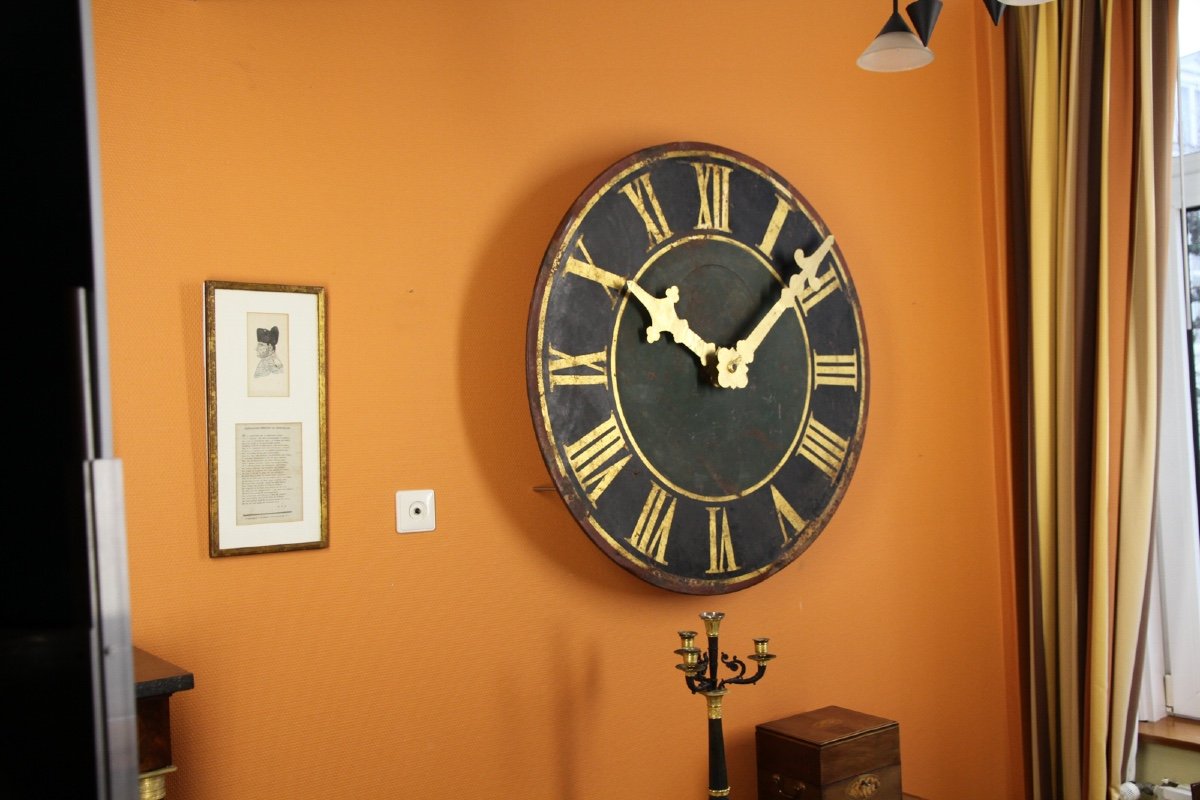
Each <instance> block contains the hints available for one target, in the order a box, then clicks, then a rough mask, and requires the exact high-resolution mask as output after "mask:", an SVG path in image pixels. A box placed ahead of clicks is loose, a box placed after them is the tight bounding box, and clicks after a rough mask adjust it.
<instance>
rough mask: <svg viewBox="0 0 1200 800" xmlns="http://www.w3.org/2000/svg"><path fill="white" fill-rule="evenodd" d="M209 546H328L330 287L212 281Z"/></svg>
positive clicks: (213, 552) (218, 552) (236, 549)
mask: <svg viewBox="0 0 1200 800" xmlns="http://www.w3.org/2000/svg"><path fill="white" fill-rule="evenodd" d="M204 341H205V394H206V396H207V412H208V413H207V420H208V515H209V523H208V533H209V555H210V556H212V557H213V558H216V557H219V556H234V555H251V554H254V553H272V552H279V551H284V550H311V549H315V548H322V547H328V546H329V503H328V494H329V493H328V487H329V481H328V471H327V467H328V464H327V455H326V452H327V448H326V427H325V426H326V416H325V289H324V288H323V287H320V286H280V285H271V284H260V283H234V282H230V281H205V282H204Z"/></svg>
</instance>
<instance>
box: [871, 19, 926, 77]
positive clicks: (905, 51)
mask: <svg viewBox="0 0 1200 800" xmlns="http://www.w3.org/2000/svg"><path fill="white" fill-rule="evenodd" d="M894 19H895V20H897V21H899V22H900V26H901V28H902V29H901V30H889V28H892V27H893V26H892V22H891V21H890V20H889V22H888V25H886V26H885V27H884V29H883V31H881V32H880V34H879V35H878V36H876V37H875V39H874V40H873V41H872V42H871V43H870V44H869V45H867V49H866V50H864V51H863V53H862V55H861V56H859V57H858V65H859V66H860V67H862V68H863V69H866V70H870V71H871V72H903V71H905V70H909V69H917V68H918V67H923V66H925V65H926V64H928V63H929V62H930V61H933V51H932V50H930V49H929V48H928V47H926V46H925V45H923V44H921V40H920V39H918V38H917V35H916V34H915V33H913V32H912V31H911V30H909V29H908V26H907V25H905V24H904V21H903V20H901V19H900V18H899V17H894Z"/></svg>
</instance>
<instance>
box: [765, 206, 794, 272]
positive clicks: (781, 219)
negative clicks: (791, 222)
mask: <svg viewBox="0 0 1200 800" xmlns="http://www.w3.org/2000/svg"><path fill="white" fill-rule="evenodd" d="M791 210H792V209H791V208H790V207H789V206H788V204H787V201H785V200H784V199H783V198H782V197H779V196H778V195H776V196H775V212H774V213H773V214H771V221H770V222H768V223H767V229H766V230H765V231H763V237H762V241H761V242H759V243H758V249H759V250H761V251H762V252H763V254H764V255H766V257H767V258H773V256H772V254H771V251H772V250H774V249H775V242H776V241H777V240H778V239H779V232H780V231H781V230H783V223H785V222H787V215H788V212H789V211H791Z"/></svg>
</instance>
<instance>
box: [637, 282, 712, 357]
mask: <svg viewBox="0 0 1200 800" xmlns="http://www.w3.org/2000/svg"><path fill="white" fill-rule="evenodd" d="M625 286H626V287H627V288H628V289H629V293H630V294H632V295H633V296H634V297H635V298H637V301H638V302H639V303H641V304H642V307H643V308H645V309H646V312H647V313H648V314H649V315H650V325H649V326H647V328H646V341H647V342H657V341H658V338H659V336H661V335H662V334H663V333H664V332H666V333H669V334H671V338H672V339H674V340H675V341H676V342H677V343H679V344H681V345H683V346H684V347H686V348H687V349H688V350H691V351H692V352H693V353H695V354H696V358H698V359H700V364H701V366H707V365H708V362H709V360H710V359H711V357H712V355H713V354H714V353H715V352H716V351H717V346H716V345H714V344H710V343H709V342H706V341H704V340H703V339H701V338H700V337H699V335H697V334H696V332H695V331H693V330H692V328H691V326H689V325H688V322H687V320H686V319H681V318H680V317H679V315H678V314H676V313H675V304H676V303H678V302H679V287H678V286H671V287H669V288H668V289H667V294H666V296H665V297H655V296H654V295H652V294H650V293H649V292H647V291H646V290H645V289H643V288H642V287H641V286H638V284H637V282H636V281H626V282H625Z"/></svg>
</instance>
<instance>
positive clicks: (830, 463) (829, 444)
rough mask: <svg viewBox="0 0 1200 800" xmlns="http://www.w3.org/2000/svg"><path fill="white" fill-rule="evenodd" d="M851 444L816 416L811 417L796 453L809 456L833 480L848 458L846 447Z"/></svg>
mask: <svg viewBox="0 0 1200 800" xmlns="http://www.w3.org/2000/svg"><path fill="white" fill-rule="evenodd" d="M849 446H850V443H849V442H847V441H846V440H845V439H843V438H842V437H840V436H838V435H837V434H836V433H834V432H833V431H831V430H829V428H826V427H825V426H824V425H822V424H821V423H819V422H817V420H816V418H815V417H810V418H809V420H808V427H807V428H805V429H804V436H803V437H801V439H800V445H799V447H797V448H796V455H800V456H804V457H805V458H807V459H808V460H809V461H811V462H812V463H813V466H815V467H816V468H817V469H819V470H821V472H824V473H825V474H826V475H828V476H829V479H830V480H833V479H834V478H836V477H837V474H838V470H839V469H841V468H842V462H843V461H845V460H846V448H848V447H849Z"/></svg>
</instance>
